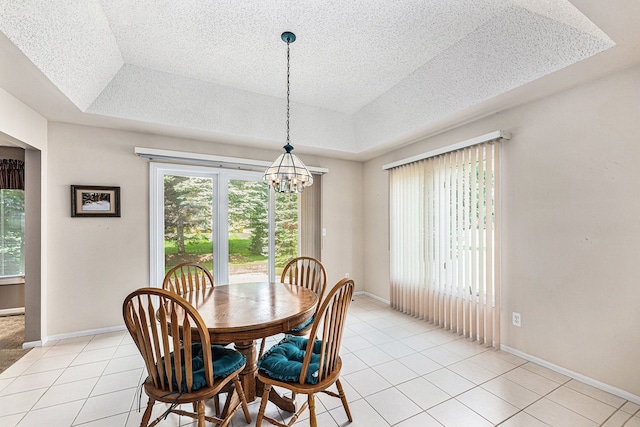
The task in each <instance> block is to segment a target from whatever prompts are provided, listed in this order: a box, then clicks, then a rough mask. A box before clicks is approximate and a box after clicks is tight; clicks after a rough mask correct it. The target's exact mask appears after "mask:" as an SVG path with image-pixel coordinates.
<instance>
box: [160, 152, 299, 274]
mask: <svg viewBox="0 0 640 427" xmlns="http://www.w3.org/2000/svg"><path fill="white" fill-rule="evenodd" d="M150 170H151V183H152V184H151V221H150V222H151V230H150V232H151V281H152V283H153V284H154V285H155V286H160V285H161V283H162V278H163V277H164V274H165V273H166V272H167V271H168V270H169V269H170V268H172V267H173V266H175V265H177V264H179V263H182V262H188V261H189V262H199V263H201V264H203V265H205V266H206V267H207V268H209V269H211V271H212V272H213V275H214V279H215V282H216V284H226V283H240V282H256V281H268V280H276V278H277V277H279V274H280V271H281V269H282V267H283V266H284V264H285V263H286V262H287V261H288V260H289V259H291V258H293V257H295V256H297V255H298V248H299V238H298V236H299V233H298V229H299V221H298V217H299V203H298V196H297V195H294V194H278V195H277V196H276V194H275V193H274V192H273V191H272V190H270V189H269V187H267V186H266V185H265V184H263V183H262V173H260V172H247V171H234V170H227V169H219V168H211V167H201V166H185V165H171V164H159V163H151V169H150Z"/></svg>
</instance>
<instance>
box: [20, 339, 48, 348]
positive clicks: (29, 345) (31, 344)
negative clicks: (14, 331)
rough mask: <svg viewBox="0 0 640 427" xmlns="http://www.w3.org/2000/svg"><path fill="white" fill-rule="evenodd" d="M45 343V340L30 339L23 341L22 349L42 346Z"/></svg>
mask: <svg viewBox="0 0 640 427" xmlns="http://www.w3.org/2000/svg"><path fill="white" fill-rule="evenodd" d="M45 342H46V341H45ZM43 345H44V342H42V341H29V342H25V343H22V349H23V350H26V349H28V348H35V347H42V346H43Z"/></svg>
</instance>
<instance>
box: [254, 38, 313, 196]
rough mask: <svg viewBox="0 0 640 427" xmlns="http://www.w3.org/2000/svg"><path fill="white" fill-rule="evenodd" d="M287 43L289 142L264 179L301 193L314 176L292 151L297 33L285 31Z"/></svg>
mask: <svg viewBox="0 0 640 427" xmlns="http://www.w3.org/2000/svg"><path fill="white" fill-rule="evenodd" d="M280 38H281V39H282V41H284V42H286V43H287V144H286V145H285V146H284V147H282V148H284V151H285V152H284V153H283V154H281V155H280V156H279V157H278V158H277V159H276V160H275V162H273V163H272V164H271V166H269V168H267V170H266V171H265V172H264V175H263V176H262V180H263V181H264V182H265V183H267V184H269V185H270V186H272V187H273V189H274V191H276V192H278V193H301V192H302V191H303V190H304V188H305V187H308V186H309V185H311V184H313V176H312V175H311V172H309V169H307V167H306V166H305V165H304V163H302V160H300V159H299V158H298V156H296V155H295V154H293V153H292V151H293V146H292V145H291V143H290V137H289V134H290V133H291V125H290V119H291V46H290V45H291V43H293V42H294V41H296V35H295V34H293V33H292V32H289V31H285V32H284V33H282V35H281V36H280Z"/></svg>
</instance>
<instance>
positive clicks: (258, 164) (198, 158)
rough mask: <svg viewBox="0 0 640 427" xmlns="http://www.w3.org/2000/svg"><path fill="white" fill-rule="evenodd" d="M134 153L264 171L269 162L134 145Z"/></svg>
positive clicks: (314, 169)
mask: <svg viewBox="0 0 640 427" xmlns="http://www.w3.org/2000/svg"><path fill="white" fill-rule="evenodd" d="M133 151H134V153H135V154H136V155H138V156H140V157H145V158H148V159H151V160H170V161H179V162H190V163H201V164H207V165H210V166H221V167H226V168H234V169H250V170H261V171H265V170H266V169H267V168H268V167H269V166H271V162H268V161H266V160H255V159H245V158H242V157H227V156H216V155H213V154H203V153H191V152H187V151H173V150H160V149H157V148H145V147H135V148H134V150H133ZM305 166H307V169H309V170H310V171H311V172H313V173H316V174H325V173H328V172H329V169H327V168H322V167H318V166H309V165H306V164H305Z"/></svg>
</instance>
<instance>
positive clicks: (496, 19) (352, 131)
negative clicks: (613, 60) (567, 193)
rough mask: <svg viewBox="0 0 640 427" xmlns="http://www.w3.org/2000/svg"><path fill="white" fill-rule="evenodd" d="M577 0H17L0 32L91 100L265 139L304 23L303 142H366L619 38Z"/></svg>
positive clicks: (298, 71)
mask: <svg viewBox="0 0 640 427" xmlns="http://www.w3.org/2000/svg"><path fill="white" fill-rule="evenodd" d="M574 3H576V4H580V3H582V2H578V1H574V2H573V3H572V2H569V1H567V0H457V1H450V0H398V1H393V2H390V1H388V0H360V1H351V2H344V1H340V2H338V1H335V0H327V1H322V2H320V1H312V2H299V1H298V2H294V1H284V0H270V1H245V2H238V1H235V0H217V1H212V0H211V1H196V0H188V1H187V0H185V1H179V2H160V1H157V0H136V1H131V0H68V1H55V2H53V1H47V2H41V1H36V0H32V1H29V0H23V1H17V0H11V1H6V2H2V3H1V4H0V30H1V31H2V33H4V35H5V36H6V38H7V39H8V40H9V41H10V42H11V43H12V44H13V45H14V46H15V47H16V48H17V49H19V50H20V51H21V53H22V54H23V55H24V56H25V57H26V58H28V60H29V61H31V62H32V63H33V64H34V65H35V66H36V67H37V68H38V69H39V71H40V72H41V73H43V74H44V76H46V78H47V79H48V80H49V81H50V82H51V83H52V84H53V85H54V86H55V87H56V88H57V89H58V90H59V91H60V92H61V93H62V94H64V96H65V97H66V98H68V100H69V101H70V102H71V103H72V104H73V105H74V106H75V108H77V110H78V111H79V112H80V113H82V114H85V115H90V116H91V117H103V118H110V119H116V121H115V122H114V121H113V120H112V121H111V122H110V123H116V122H117V120H124V121H126V122H127V123H140V124H145V126H147V127H146V129H153V126H156V125H157V126H158V127H159V129H164V130H165V131H166V130H167V129H171V130H172V132H174V133H176V132H177V133H179V132H180V130H184V131H185V132H188V131H195V132H198V133H199V135H211V136H212V137H213V138H214V139H215V136H216V135H217V136H225V135H226V136H228V137H229V138H232V139H233V140H234V141H235V142H237V143H243V141H245V142H247V144H252V145H256V144H258V145H260V144H263V145H264V147H265V148H278V147H279V145H278V144H280V142H283V141H284V135H285V105H286V104H285V103H286V101H285V96H286V44H285V43H283V42H282V41H281V40H280V34H281V33H282V32H283V31H285V30H288V31H293V32H294V33H296V35H297V41H296V42H295V43H293V44H292V45H291V100H292V107H291V126H292V127H291V137H292V144H293V145H294V146H296V148H298V149H300V150H301V151H303V150H305V149H308V150H309V151H314V149H323V150H331V151H335V152H342V153H345V154H358V153H367V152H373V151H376V150H379V149H383V148H389V147H393V146H394V145H398V144H401V143H406V142H407V141H408V140H410V139H412V138H415V137H419V136H420V135H424V134H426V133H429V132H431V133H433V132H434V131H437V130H438V128H443V127H444V126H446V125H447V124H448V120H450V119H451V120H453V119H455V120H460V119H461V118H464V119H469V118H473V117H478V116H480V115H483V114H488V113H491V112H494V111H496V109H499V108H504V106H505V105H506V104H505V103H502V104H500V105H497V104H496V105H491V100H494V99H500V97H501V96H503V95H504V94H507V93H510V92H512V91H514V90H516V89H518V88H520V87H524V86H526V85H529V84H531V83H532V82H535V81H537V80H539V79H542V78H544V77H545V76H549V75H552V74H554V73H556V72H558V71H560V70H563V69H566V68H567V67H571V66H574V64H577V63H580V62H582V61H585V60H587V59H589V58H592V57H594V56H598V55H599V54H601V53H602V52H605V51H607V50H609V49H612V48H614V47H615V46H616V43H617V41H616V42H614V40H612V39H611V38H610V37H609V36H608V35H607V34H605V33H604V32H603V31H602V30H601V29H600V28H598V26H596V25H595V24H594V23H593V22H592V21H591V20H590V19H589V18H587V17H586V16H585V14H583V12H581V11H580V10H579V9H578V8H577V7H576V6H575V5H574ZM601 3H603V4H604V5H603V6H601V8H607V7H609V5H608V4H607V3H609V2H601ZM614 3H615V2H614ZM587 9H588V8H587ZM636 9H637V7H636ZM565 84H566V82H565ZM528 96H529V97H532V96H535V95H533V94H530V95H528ZM526 99H528V98H526ZM521 100H525V98H522V99H521ZM521 100H518V101H516V100H511V101H509V102H510V103H511V104H513V103H517V102H520V101H521ZM483 105H489V107H487V108H479V106H483Z"/></svg>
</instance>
